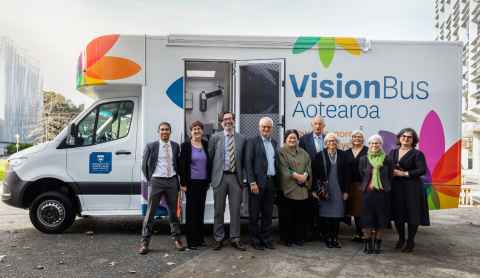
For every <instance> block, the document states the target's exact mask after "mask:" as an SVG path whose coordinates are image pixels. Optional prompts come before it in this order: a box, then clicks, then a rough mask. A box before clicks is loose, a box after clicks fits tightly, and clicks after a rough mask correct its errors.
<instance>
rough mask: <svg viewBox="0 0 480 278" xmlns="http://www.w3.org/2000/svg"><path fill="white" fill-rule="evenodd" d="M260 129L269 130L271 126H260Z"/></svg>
mask: <svg viewBox="0 0 480 278" xmlns="http://www.w3.org/2000/svg"><path fill="white" fill-rule="evenodd" d="M260 127H261V128H264V129H271V128H272V126H271V125H262V126H260Z"/></svg>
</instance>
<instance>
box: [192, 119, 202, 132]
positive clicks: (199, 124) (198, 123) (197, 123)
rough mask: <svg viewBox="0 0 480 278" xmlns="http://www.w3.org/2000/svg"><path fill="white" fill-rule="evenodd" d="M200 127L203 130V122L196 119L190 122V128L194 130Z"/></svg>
mask: <svg viewBox="0 0 480 278" xmlns="http://www.w3.org/2000/svg"><path fill="white" fill-rule="evenodd" d="M197 126H198V127H200V128H201V129H202V130H203V123H202V122H200V121H194V122H193V123H191V124H190V130H192V129H193V128H194V127H197Z"/></svg>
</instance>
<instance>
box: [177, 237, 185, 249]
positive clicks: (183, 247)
mask: <svg viewBox="0 0 480 278" xmlns="http://www.w3.org/2000/svg"><path fill="white" fill-rule="evenodd" d="M175 249H176V250H177V251H185V246H183V243H182V241H181V240H179V239H177V240H175Z"/></svg>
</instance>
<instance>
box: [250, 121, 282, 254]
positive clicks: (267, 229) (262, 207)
mask: <svg viewBox="0 0 480 278" xmlns="http://www.w3.org/2000/svg"><path fill="white" fill-rule="evenodd" d="M258 128H259V131H260V135H259V136H256V137H253V138H251V139H249V140H248V142H247V146H246V150H245V170H246V172H247V182H248V184H249V185H250V192H249V198H248V212H249V216H250V226H249V231H250V240H251V244H252V246H253V248H255V249H257V250H264V248H268V249H275V247H274V246H273V243H272V235H271V234H272V212H273V197H274V193H275V191H276V186H275V175H276V170H275V159H276V156H277V142H276V141H275V139H273V138H272V131H273V130H272V129H273V121H272V119H271V118H269V117H263V118H261V119H260V121H259V123H258ZM260 215H262V219H261V225H260V226H259V223H258V220H259V216H260Z"/></svg>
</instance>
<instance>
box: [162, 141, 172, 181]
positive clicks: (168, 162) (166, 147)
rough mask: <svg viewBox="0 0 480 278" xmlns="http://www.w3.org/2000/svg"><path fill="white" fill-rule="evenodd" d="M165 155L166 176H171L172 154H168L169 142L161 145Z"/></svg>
mask: <svg viewBox="0 0 480 278" xmlns="http://www.w3.org/2000/svg"><path fill="white" fill-rule="evenodd" d="M163 146H164V148H165V152H166V155H167V177H168V178H169V177H170V176H172V155H171V154H170V143H167V144H165V145H163Z"/></svg>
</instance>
